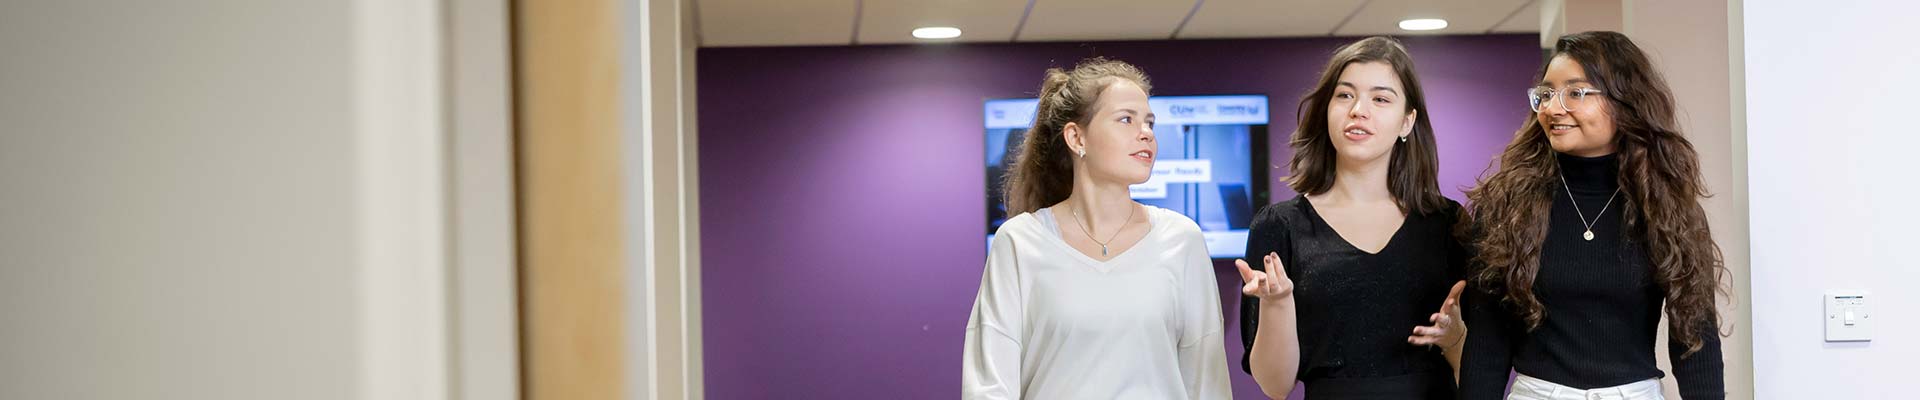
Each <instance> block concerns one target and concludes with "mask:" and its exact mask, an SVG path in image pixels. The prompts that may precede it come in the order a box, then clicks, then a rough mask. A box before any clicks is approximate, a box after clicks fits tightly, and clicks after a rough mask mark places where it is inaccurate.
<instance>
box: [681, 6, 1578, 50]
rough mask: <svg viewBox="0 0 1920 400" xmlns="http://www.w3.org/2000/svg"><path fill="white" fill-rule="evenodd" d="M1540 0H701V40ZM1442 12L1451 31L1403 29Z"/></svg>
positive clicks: (1023, 38)
mask: <svg viewBox="0 0 1920 400" xmlns="http://www.w3.org/2000/svg"><path fill="white" fill-rule="evenodd" d="M1536 3H1538V0H1162V1H1152V0H695V7H696V10H695V12H696V13H698V17H699V30H700V45H701V46H705V47H733V46H834V45H858V44H892V43H915V42H922V40H919V39H914V38H913V36H912V35H911V32H912V31H913V29H914V28H918V27H924V26H952V27H957V28H960V29H961V30H962V31H964V32H965V34H963V35H962V36H961V37H960V38H959V39H954V41H960V42H1049V41H1086V40H1153V39H1213V38H1254V37H1302V36H1363V35H1386V34H1392V35H1432V34H1453V35H1458V34H1486V33H1527V32H1539V31H1540V15H1539V14H1540V9H1539V5H1538V4H1536ZM1408 18H1444V19H1446V20H1447V21H1448V23H1449V25H1450V26H1448V27H1447V28H1446V29H1442V30H1438V31H1426V32H1408V31H1402V30H1400V27H1399V23H1400V20H1403V19H1408Z"/></svg>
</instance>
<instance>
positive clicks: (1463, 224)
mask: <svg viewBox="0 0 1920 400" xmlns="http://www.w3.org/2000/svg"><path fill="white" fill-rule="evenodd" d="M1447 205H1448V206H1449V207H1448V208H1447V212H1446V214H1445V216H1446V218H1447V219H1446V220H1447V222H1448V223H1450V224H1452V225H1450V226H1448V227H1447V228H1448V231H1449V232H1451V233H1452V238H1453V240H1449V241H1447V281H1448V282H1457V281H1462V280H1466V279H1467V264H1468V263H1470V262H1473V247H1472V243H1471V240H1472V239H1473V234H1472V233H1471V231H1472V229H1473V225H1472V224H1473V221H1472V220H1471V219H1469V218H1470V217H1469V216H1468V215H1467V212H1466V210H1465V209H1463V208H1461V207H1460V203H1455V202H1453V201H1451V200H1449V201H1447ZM1448 286H1452V285H1448ZM1461 296H1466V295H1465V294H1461ZM1462 302H1463V303H1464V302H1465V300H1462ZM1462 312H1465V310H1462ZM1462 318H1465V317H1464V316H1462Z"/></svg>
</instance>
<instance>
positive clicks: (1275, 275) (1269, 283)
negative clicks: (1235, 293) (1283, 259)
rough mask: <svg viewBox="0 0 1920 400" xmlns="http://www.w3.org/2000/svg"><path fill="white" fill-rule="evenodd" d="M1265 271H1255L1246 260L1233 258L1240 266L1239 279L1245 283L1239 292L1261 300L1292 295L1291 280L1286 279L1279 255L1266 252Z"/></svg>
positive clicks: (1235, 263)
mask: <svg viewBox="0 0 1920 400" xmlns="http://www.w3.org/2000/svg"><path fill="white" fill-rule="evenodd" d="M1264 261H1265V263H1266V268H1267V270H1266V271H1255V270H1253V268H1251V267H1248V266H1247V260H1233V265H1234V266H1237V267H1240V281H1241V282H1245V283H1246V285H1244V286H1241V287H1240V294H1244V295H1248V296H1253V297H1258V298H1260V299H1261V300H1276V299H1281V298H1287V297H1289V296H1293V280H1292V279H1287V273H1286V268H1284V267H1282V266H1281V265H1280V255H1278V254H1274V253H1267V256H1266V259H1265V260H1264Z"/></svg>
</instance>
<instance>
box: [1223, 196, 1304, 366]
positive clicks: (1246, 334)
mask: <svg viewBox="0 0 1920 400" xmlns="http://www.w3.org/2000/svg"><path fill="white" fill-rule="evenodd" d="M1285 204H1286V203H1281V204H1269V205H1267V206H1266V207H1262V208H1261V209H1260V212H1259V213H1257V214H1255V215H1254V217H1253V223H1252V224H1250V227H1249V228H1248V230H1247V254H1246V255H1245V256H1243V257H1244V258H1242V259H1243V260H1245V261H1246V262H1247V266H1249V267H1253V269H1254V270H1257V271H1266V269H1267V265H1266V263H1265V262H1261V260H1262V259H1264V258H1265V257H1266V254H1267V253H1277V254H1279V255H1280V262H1281V263H1282V264H1283V265H1284V266H1291V265H1293V263H1291V262H1289V260H1292V258H1293V257H1292V256H1293V246H1290V245H1288V243H1290V242H1289V238H1288V235H1287V224H1286V218H1284V217H1283V216H1282V215H1281V214H1282V213H1281V210H1282V207H1284V205H1285ZM1288 268H1289V269H1291V267H1288ZM1282 273H1286V271H1282ZM1235 275H1238V273H1235ZM1240 286H1241V285H1234V287H1240ZM1259 331H1260V298H1258V297H1252V296H1247V295H1241V296H1240V344H1241V345H1242V346H1244V349H1243V351H1242V352H1241V353H1240V370H1241V371H1244V372H1246V373H1248V374H1252V373H1253V362H1252V360H1253V338H1254V337H1255V336H1256V333H1258V332H1259Z"/></svg>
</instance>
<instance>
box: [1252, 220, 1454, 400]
mask: <svg viewBox="0 0 1920 400" xmlns="http://www.w3.org/2000/svg"><path fill="white" fill-rule="evenodd" d="M1459 215H1460V205H1459V203H1455V202H1453V201H1448V202H1447V204H1446V207H1445V208H1444V209H1442V210H1440V211H1438V212H1434V213H1430V214H1426V215H1419V214H1413V215H1408V216H1407V218H1406V221H1405V222H1403V223H1402V224H1401V225H1400V229H1399V230H1398V231H1395V232H1394V234H1393V237H1392V238H1390V239H1388V241H1387V245H1386V247H1385V248H1382V249H1381V250H1380V253H1378V254H1371V253H1367V252H1364V251H1361V250H1360V249H1359V248H1356V247H1354V246H1353V245H1352V244H1351V243H1349V242H1347V240H1346V239H1345V238H1342V237H1340V234H1339V233H1337V232H1335V231H1334V230H1333V228H1332V227H1331V226H1328V225H1327V222H1326V221H1325V220H1323V219H1321V218H1320V214H1319V213H1318V212H1315V211H1314V208H1313V204H1311V203H1309V202H1308V201H1307V199H1306V198H1305V197H1298V196H1296V197H1294V198H1293V200H1288V201H1287V202H1284V203H1278V204H1273V205H1269V206H1266V207H1265V208H1262V209H1260V213H1259V214H1258V215H1255V216H1254V218H1253V224H1252V228H1251V232H1249V233H1248V238H1247V253H1246V254H1247V255H1246V257H1247V258H1246V259H1247V260H1249V263H1248V265H1249V266H1252V267H1254V268H1257V269H1262V270H1264V269H1265V268H1266V266H1265V265H1263V264H1264V263H1262V262H1260V261H1259V260H1260V259H1262V258H1263V257H1265V255H1266V254H1267V253H1268V252H1273V253H1277V254H1278V255H1279V256H1280V262H1281V265H1282V266H1283V267H1284V268H1285V269H1286V274H1287V278H1289V279H1292V280H1293V287H1294V289H1293V301H1294V307H1295V310H1296V316H1297V318H1298V321H1297V322H1298V324H1297V328H1298V329H1299V335H1300V336H1299V338H1300V373H1299V379H1300V381H1302V382H1304V383H1305V384H1306V391H1307V396H1308V398H1321V397H1327V398H1333V397H1338V398H1360V397H1371V398H1391V399H1419V398H1428V399H1435V398H1438V399H1450V398H1452V397H1453V393H1452V391H1453V388H1454V385H1453V367H1452V366H1449V365H1448V364H1447V360H1446V358H1445V357H1444V355H1442V354H1441V352H1440V351H1439V350H1438V348H1437V347H1432V346H1416V345H1413V344H1409V343H1407V337H1408V336H1412V335H1413V328H1414V327H1417V326H1424V325H1431V324H1432V322H1429V321H1428V320H1427V318H1428V317H1429V316H1431V315H1433V313H1434V312H1437V311H1439V310H1440V303H1441V302H1443V301H1444V300H1446V297H1447V291H1448V290H1449V289H1451V288H1452V287H1453V284H1454V282H1457V281H1459V280H1460V278H1461V274H1462V271H1463V270H1464V265H1465V261H1466V258H1467V257H1466V256H1465V251H1464V250H1463V248H1462V246H1461V244H1460V242H1459V241H1457V240H1455V236H1454V235H1453V228H1454V224H1455V222H1456V221H1457V220H1458V218H1459ZM1259 324H1260V302H1259V299H1258V298H1255V297H1248V296H1241V297H1240V338H1241V342H1242V343H1241V344H1243V345H1245V346H1246V349H1247V352H1248V353H1252V351H1253V339H1254V337H1256V334H1257V333H1258V330H1259ZM1240 368H1241V369H1242V370H1245V371H1247V372H1248V373H1252V365H1251V363H1250V360H1249V357H1248V356H1245V355H1243V356H1241V358H1240ZM1396 377H1397V379H1396ZM1408 377H1418V378H1419V379H1417V380H1415V381H1417V382H1418V383H1417V384H1411V385H1409V384H1400V383H1404V382H1407V381H1408V380H1409V379H1407V378H1408ZM1352 387H1361V388H1366V389H1368V390H1366V394H1367V395H1365V396H1355V395H1349V394H1352V393H1357V392H1356V391H1353V390H1347V389H1348V388H1352ZM1382 390H1387V391H1389V392H1384V393H1383V392H1382ZM1391 391H1400V392H1397V393H1395V392H1391ZM1334 393H1340V395H1335V396H1326V395H1327V394H1334Z"/></svg>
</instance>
